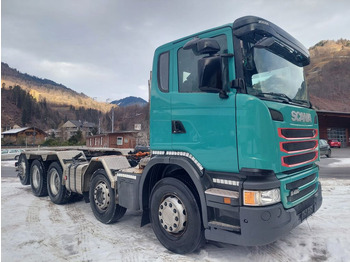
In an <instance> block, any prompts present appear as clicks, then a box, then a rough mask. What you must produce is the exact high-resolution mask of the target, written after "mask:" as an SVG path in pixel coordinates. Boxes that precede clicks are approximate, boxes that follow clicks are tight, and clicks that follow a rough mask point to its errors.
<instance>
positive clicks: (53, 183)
mask: <svg viewBox="0 0 350 262" xmlns="http://www.w3.org/2000/svg"><path fill="white" fill-rule="evenodd" d="M60 185H61V181H60V176H59V174H58V172H57V170H56V169H53V170H52V171H51V174H50V189H51V193H52V194H53V195H57V194H58V192H59V190H60Z"/></svg>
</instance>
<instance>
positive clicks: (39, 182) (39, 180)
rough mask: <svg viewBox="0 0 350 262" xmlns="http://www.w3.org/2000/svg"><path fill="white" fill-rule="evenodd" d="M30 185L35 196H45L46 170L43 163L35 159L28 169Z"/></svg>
mask: <svg viewBox="0 0 350 262" xmlns="http://www.w3.org/2000/svg"><path fill="white" fill-rule="evenodd" d="M30 185H31V187H32V192H33V194H34V195H35V196H37V197H42V196H47V185H46V170H45V167H44V165H43V163H42V162H41V161H39V160H37V159H36V160H34V161H33V163H32V165H31V167H30Z"/></svg>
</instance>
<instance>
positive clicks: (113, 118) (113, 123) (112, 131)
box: [112, 108, 114, 133]
mask: <svg viewBox="0 0 350 262" xmlns="http://www.w3.org/2000/svg"><path fill="white" fill-rule="evenodd" d="M113 132H114V108H112V133H113Z"/></svg>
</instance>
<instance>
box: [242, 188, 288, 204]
mask: <svg viewBox="0 0 350 262" xmlns="http://www.w3.org/2000/svg"><path fill="white" fill-rule="evenodd" d="M278 202H281V194H280V189H279V188H274V189H270V190H243V205H245V206H268V205H273V204H276V203H278Z"/></svg>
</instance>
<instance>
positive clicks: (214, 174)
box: [140, 16, 322, 253]
mask: <svg viewBox="0 0 350 262" xmlns="http://www.w3.org/2000/svg"><path fill="white" fill-rule="evenodd" d="M309 62H310V58H309V53H308V50H307V49H306V48H305V47H304V46H303V45H302V44H301V43H300V42H299V41H297V40H296V39H295V38H293V37H292V36H291V35H289V34H288V33H287V32H285V31H284V30H282V29H281V28H279V27H278V26H276V25H274V24H273V23H271V22H269V21H267V20H265V19H262V18H259V17H254V16H247V17H242V18H239V19H237V20H236V21H235V22H234V23H233V24H227V25H224V26H221V27H218V28H214V29H211V30H206V31H203V32H200V33H197V34H194V35H191V36H189V37H185V38H182V39H179V40H176V41H173V42H171V43H168V44H165V45H163V46H161V47H159V48H158V49H157V50H156V51H155V56H154V62H153V71H152V72H153V73H152V82H151V83H152V84H151V115H150V116H151V123H150V146H151V149H152V158H151V161H150V163H149V164H148V166H147V167H146V169H147V170H149V169H151V172H148V173H146V174H144V177H143V179H142V180H141V181H142V182H144V183H146V184H147V189H144V190H143V191H142V190H141V191H142V193H141V194H140V197H141V200H140V201H141V203H142V205H143V210H144V211H150V213H151V214H150V217H151V222H152V225H153V228H154V231H155V233H156V235H157V237H158V239H159V240H160V242H162V244H163V245H164V246H166V247H167V248H169V249H170V250H172V251H175V252H180V253H183V252H189V251H192V250H194V249H196V248H197V247H198V246H199V245H200V243H201V241H202V237H203V236H202V233H203V232H204V236H205V239H207V240H215V241H220V242H226V243H231V244H236V245H248V246H253V245H262V244H267V243H271V242H273V241H275V240H276V239H277V238H279V237H280V236H281V235H283V234H285V233H287V232H289V231H290V230H291V229H293V228H294V227H295V226H297V225H298V224H300V223H301V222H302V221H303V220H305V219H306V218H307V217H308V216H309V215H311V214H313V213H314V212H316V210H318V209H319V207H320V206H321V203H322V193H321V184H320V182H319V180H318V178H319V171H318V166H317V165H316V164H315V162H316V161H318V160H319V155H318V119H317V115H316V112H315V111H314V110H313V109H312V106H311V104H310V102H309V98H308V93H307V87H306V83H305V79H304V72H303V67H304V66H306V65H308V64H309ZM145 171H146V170H145ZM179 182H181V185H178V184H179ZM141 187H142V185H141ZM183 187H185V189H186V190H185V189H182V188H183ZM143 188H145V187H143ZM159 188H161V190H159ZM182 191H186V192H187V191H189V192H187V194H188V195H189V196H186V198H187V199H186V201H187V202H190V203H186V205H185V204H183V203H185V202H186V201H185V199H183V198H185V196H184V194H185V193H184V192H182ZM155 195H156V197H155ZM142 197H143V200H142ZM149 198H150V201H148V199H149ZM175 200H176V201H179V202H180V203H181V204H177V205H178V206H181V208H180V207H179V209H176V210H174V212H175V211H179V210H180V211H181V210H184V212H185V213H186V217H185V218H183V219H186V225H183V226H182V227H181V229H178V227H179V225H178V224H177V221H176V220H175V218H179V217H177V216H175V215H174V214H171V210H170V211H169V210H168V209H166V208H165V207H166V205H165V204H168V205H169V203H170V204H172V205H173V206H174V203H173V202H175V203H177V202H176V201H175ZM151 205H154V206H151ZM188 205H190V207H188ZM163 208H164V209H165V210H166V214H164V212H162V209H163ZM144 213H147V212H144ZM175 214H176V213H175ZM172 225H174V226H177V228H176V227H175V228H174V226H172ZM194 228H196V229H194ZM186 239H187V240H186Z"/></svg>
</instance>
